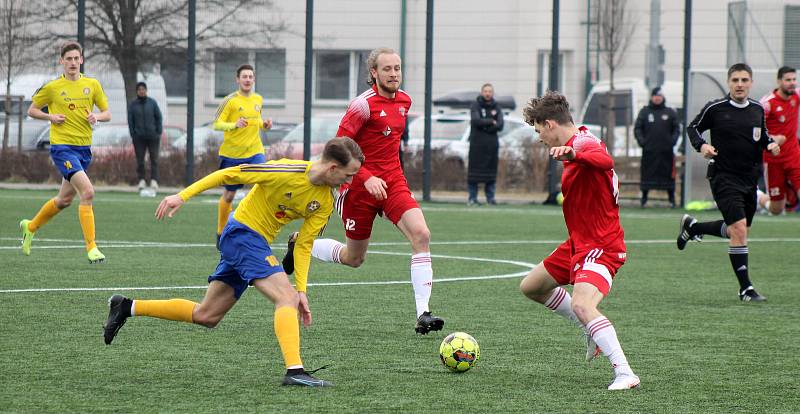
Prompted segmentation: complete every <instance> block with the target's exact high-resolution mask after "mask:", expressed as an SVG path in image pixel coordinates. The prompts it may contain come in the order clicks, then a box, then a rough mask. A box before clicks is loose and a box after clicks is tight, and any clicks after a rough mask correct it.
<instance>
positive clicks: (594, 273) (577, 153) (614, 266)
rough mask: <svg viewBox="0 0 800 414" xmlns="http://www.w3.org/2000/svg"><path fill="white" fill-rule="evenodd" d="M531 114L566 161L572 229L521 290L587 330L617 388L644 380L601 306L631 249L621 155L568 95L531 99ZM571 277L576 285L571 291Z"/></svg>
mask: <svg viewBox="0 0 800 414" xmlns="http://www.w3.org/2000/svg"><path fill="white" fill-rule="evenodd" d="M523 114H524V116H525V122H527V123H528V124H530V125H532V126H533V127H534V128H535V129H536V132H537V133H538V134H539V139H540V140H541V141H542V142H543V143H544V144H545V145H547V146H548V147H549V148H550V155H551V156H552V157H553V158H554V159H556V160H559V161H563V163H564V173H563V175H562V176H561V192H562V193H563V194H564V203H563V211H564V220H565V221H566V224H567V233H568V234H569V237H568V238H567V240H566V241H565V242H563V243H561V245H560V246H558V247H557V248H556V249H555V250H554V251H553V253H551V254H550V256H548V257H546V258H545V259H544V260H543V261H542V262H541V263H539V264H538V265H537V266H536V267H535V268H533V270H531V271H530V272H529V273H528V275H527V276H526V277H525V279H523V280H522V283H521V284H520V290H522V293H523V294H525V296H527V297H528V298H529V299H532V300H534V301H536V302H539V303H541V304H543V305H545V306H547V307H548V308H549V309H551V310H552V311H553V312H555V313H557V314H559V315H561V316H563V317H564V318H566V319H568V320H570V321H572V322H573V323H574V324H575V325H577V326H578V327H580V328H582V329H583V330H584V332H585V333H586V334H587V353H586V359H587V361H591V360H592V359H594V358H595V357H596V356H598V355H599V352H600V351H602V353H603V354H604V355H605V356H606V357H608V359H609V361H611V365H612V366H613V367H614V375H615V378H614V382H612V383H611V385H609V386H608V389H609V390H624V389H630V388H636V387H638V386H639V377H637V376H636V375H635V374H634V373H633V370H631V367H630V365H628V360H627V358H625V353H624V352H623V351H622V346H620V344H619V340H618V339H617V333H616V331H615V330H614V326H613V325H612V324H611V322H610V321H609V320H608V319H607V318H606V317H605V316H603V314H601V313H600V311H599V310H598V309H597V306H598V305H599V304H600V301H602V300H603V298H604V297H605V296H606V295H607V294H608V291H609V289H611V282H612V280H613V279H614V275H615V274H616V272H617V270H619V268H620V267H621V266H622V265H623V264H624V263H625V255H626V252H625V241H624V239H623V238H624V232H623V231H622V226H620V223H619V205H618V204H617V201H618V197H619V188H618V182H617V174H616V173H615V172H614V160H613V159H612V158H611V156H610V155H609V154H608V151H607V150H606V147H605V145H604V144H603V142H602V141H600V140H599V139H598V138H597V137H595V136H594V135H592V134H591V133H590V132H589V131H588V130H587V129H586V128H585V127H577V126H575V124H574V123H573V122H572V116H570V114H569V103H568V102H567V98H565V97H564V96H563V95H561V94H559V93H558V92H553V91H550V92H547V93H546V94H545V95H544V96H543V97H540V98H534V99H531V101H530V102H529V103H528V105H527V107H525V109H524V110H523ZM564 285H574V287H573V289H572V296H571V297H570V294H569V293H568V292H567V291H566V290H565V289H564V288H563V287H562V286H564Z"/></svg>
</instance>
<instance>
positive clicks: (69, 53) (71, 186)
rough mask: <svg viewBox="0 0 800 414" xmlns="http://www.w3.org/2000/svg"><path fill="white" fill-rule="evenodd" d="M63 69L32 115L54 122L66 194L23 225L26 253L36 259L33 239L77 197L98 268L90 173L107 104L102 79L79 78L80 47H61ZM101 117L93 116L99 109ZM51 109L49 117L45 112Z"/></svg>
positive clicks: (38, 96)
mask: <svg viewBox="0 0 800 414" xmlns="http://www.w3.org/2000/svg"><path fill="white" fill-rule="evenodd" d="M59 63H60V64H61V65H62V66H64V74H63V75H61V76H59V77H58V78H57V79H55V80H51V81H49V82H47V83H45V84H44V85H43V86H42V87H41V88H39V89H38V90H37V91H36V93H34V94H33V98H32V99H31V101H32V102H31V106H30V108H28V115H29V116H30V117H32V118H36V119H41V120H43V121H49V122H50V158H52V159H53V164H54V165H55V166H56V168H58V170H59V172H61V176H62V177H63V179H62V180H61V189H59V191H58V195H56V196H55V198H52V199H50V200H49V201H47V202H46V203H44V205H43V206H42V208H41V209H40V210H39V212H38V213H36V216H34V217H33V219H32V220H22V221H20V222H19V227H20V230H21V231H22V252H23V253H24V254H25V255H30V254H31V242H32V241H33V236H34V233H36V232H37V231H38V230H39V229H40V228H41V227H42V226H44V225H45V224H46V223H47V222H48V221H50V219H52V218H53V217H54V216H55V215H56V214H58V213H60V212H61V210H63V209H65V208H67V207H69V206H70V204H72V200H73V199H74V198H75V195H78V196H79V198H80V204H79V205H78V221H80V223H81V230H82V231H83V239H84V242H85V243H86V255H87V257H88V259H89V263H99V262H102V261H104V260H105V258H106V256H105V255H104V254H103V253H102V252H100V249H98V248H97V243H96V242H95V229H94V208H93V207H92V202H93V200H94V186H93V185H92V181H91V180H90V179H89V176H88V175H86V171H87V170H88V169H89V164H91V162H92V150H91V145H92V126H93V125H95V124H96V123H97V122H108V121H110V120H111V112H109V111H108V98H107V97H106V94H105V92H104V91H103V87H102V86H101V85H100V82H98V81H97V79H94V78H89V77H86V76H84V75H83V74H82V73H81V72H80V70H81V69H80V68H81V65H82V64H83V50H82V49H81V45H79V44H78V43H77V42H67V43H66V44H64V46H62V47H61V58H60V59H59ZM95 106H96V107H97V108H98V109H99V110H100V112H99V113H94V112H93V110H94V107H95ZM45 107H47V112H44V111H43V110H42V109H43V108H45Z"/></svg>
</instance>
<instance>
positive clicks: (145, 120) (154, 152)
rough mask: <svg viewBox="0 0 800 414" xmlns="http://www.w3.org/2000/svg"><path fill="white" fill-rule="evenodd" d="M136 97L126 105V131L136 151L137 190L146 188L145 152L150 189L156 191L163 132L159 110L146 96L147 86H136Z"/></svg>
mask: <svg viewBox="0 0 800 414" xmlns="http://www.w3.org/2000/svg"><path fill="white" fill-rule="evenodd" d="M136 95H137V98H136V99H134V100H133V101H132V102H131V103H130V105H128V131H129V132H130V134H131V138H133V149H134V150H135V151H136V174H138V175H139V190H142V189H143V188H144V187H146V185H147V184H146V183H145V180H144V176H145V174H144V156H145V151H147V152H148V153H149V154H150V187H151V188H153V189H154V190H157V189H158V147H159V144H160V143H161V132H162V131H163V125H162V117H161V110H160V109H158V104H157V103H156V101H155V100H154V99H153V98H150V97H148V96H147V84H145V83H144V82H139V83H137V84H136Z"/></svg>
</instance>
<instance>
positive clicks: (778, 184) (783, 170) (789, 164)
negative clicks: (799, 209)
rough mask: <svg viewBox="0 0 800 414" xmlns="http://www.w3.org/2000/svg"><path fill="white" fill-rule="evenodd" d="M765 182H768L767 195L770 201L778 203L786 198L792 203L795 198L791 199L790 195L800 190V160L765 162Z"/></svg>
mask: <svg viewBox="0 0 800 414" xmlns="http://www.w3.org/2000/svg"><path fill="white" fill-rule="evenodd" d="M764 180H766V184H767V194H769V199H770V200H773V201H777V200H783V199H784V198H786V199H787V200H789V201H791V200H792V199H793V197H792V198H790V197H791V196H790V194H791V193H794V192H796V191H797V190H798V189H800V160H797V159H791V160H784V161H781V162H765V163H764ZM794 195H796V194H794Z"/></svg>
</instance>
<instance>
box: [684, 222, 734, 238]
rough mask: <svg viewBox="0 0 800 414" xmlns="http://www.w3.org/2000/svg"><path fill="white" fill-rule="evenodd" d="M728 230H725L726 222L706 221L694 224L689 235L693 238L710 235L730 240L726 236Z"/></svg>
mask: <svg viewBox="0 0 800 414" xmlns="http://www.w3.org/2000/svg"><path fill="white" fill-rule="evenodd" d="M726 232H727V230H726V229H725V221H724V220H717V221H704V222H702V223H700V222H697V223H694V225H693V226H691V227H689V234H691V235H692V236H696V235H698V234H710V235H712V236H717V237H722V238H726V239H727V238H728V235H727V234H726Z"/></svg>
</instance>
